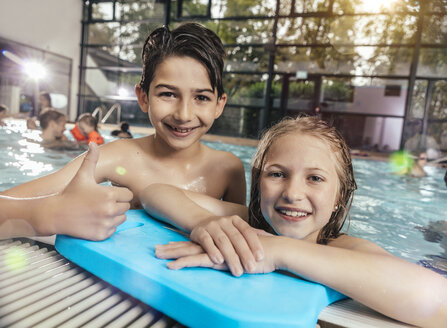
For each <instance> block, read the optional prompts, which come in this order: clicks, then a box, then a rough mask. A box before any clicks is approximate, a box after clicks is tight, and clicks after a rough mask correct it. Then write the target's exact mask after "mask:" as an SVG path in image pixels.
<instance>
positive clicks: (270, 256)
mask: <svg viewBox="0 0 447 328" xmlns="http://www.w3.org/2000/svg"><path fill="white" fill-rule="evenodd" d="M259 239H260V242H261V245H262V246H263V249H264V258H263V259H262V260H260V261H257V262H255V266H254V267H252V268H251V269H250V270H245V272H246V273H268V272H272V271H275V270H276V265H275V258H276V255H275V247H274V245H275V239H276V238H275V237H274V236H272V237H268V236H259ZM155 256H157V257H158V258H161V259H176V260H175V261H172V262H169V263H168V268H169V269H173V270H178V269H182V268H187V267H205V268H213V269H217V270H229V267H228V266H227V264H226V263H225V262H224V263H220V264H216V263H214V262H213V261H211V258H210V256H209V255H208V254H207V253H206V252H205V250H204V249H203V248H202V247H201V246H200V245H198V244H196V243H194V242H190V241H181V242H170V243H169V244H167V245H156V247H155ZM232 274H233V275H234V276H240V275H242V272H241V273H240V274H235V273H233V272H232Z"/></svg>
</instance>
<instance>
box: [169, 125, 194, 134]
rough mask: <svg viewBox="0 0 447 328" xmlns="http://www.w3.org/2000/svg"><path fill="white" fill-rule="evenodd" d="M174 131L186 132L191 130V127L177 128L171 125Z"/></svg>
mask: <svg viewBox="0 0 447 328" xmlns="http://www.w3.org/2000/svg"><path fill="white" fill-rule="evenodd" d="M172 128H173V129H174V130H175V131H177V132H180V133H187V132H189V131H191V130H192V129H179V128H176V127H175V126H173V127H172Z"/></svg>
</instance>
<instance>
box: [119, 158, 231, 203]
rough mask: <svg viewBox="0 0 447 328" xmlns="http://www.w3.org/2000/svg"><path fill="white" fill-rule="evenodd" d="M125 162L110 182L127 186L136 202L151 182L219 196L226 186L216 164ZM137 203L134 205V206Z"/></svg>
mask: <svg viewBox="0 0 447 328" xmlns="http://www.w3.org/2000/svg"><path fill="white" fill-rule="evenodd" d="M137 164H138V163H133V165H132V164H131V165H126V166H127V168H124V167H123V168H124V170H121V171H122V172H121V173H124V172H125V173H124V174H114V177H113V179H112V181H113V182H115V183H117V184H119V185H121V186H126V187H127V188H129V189H130V190H131V191H132V192H133V194H134V203H135V205H137V203H139V202H137V199H138V195H139V193H140V192H141V191H143V190H144V189H145V188H146V187H147V186H149V185H151V184H154V183H163V184H169V185H173V186H176V187H179V188H182V189H186V190H191V191H194V192H198V193H203V194H206V195H209V196H211V197H214V198H218V199H219V198H222V197H223V195H224V193H225V191H226V189H227V187H228V181H227V180H228V178H227V174H226V173H225V172H222V171H221V170H219V169H218V168H216V165H203V166H201V167H200V168H198V167H187V166H186V167H185V166H183V167H180V166H178V167H176V166H168V165H156V164H153V163H152V164H149V163H146V165H137ZM135 207H137V206H135Z"/></svg>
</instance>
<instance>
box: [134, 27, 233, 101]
mask: <svg viewBox="0 0 447 328" xmlns="http://www.w3.org/2000/svg"><path fill="white" fill-rule="evenodd" d="M170 56H179V57H184V56H187V57H191V58H194V59H196V60H197V61H199V62H200V63H202V64H203V65H204V66H205V67H206V70H207V71H208V76H209V78H210V82H211V86H212V88H213V91H214V90H215V89H217V95H218V97H219V98H220V97H221V96H222V94H223V93H224V90H223V83H222V74H223V65H224V62H223V58H224V56H225V49H224V47H223V45H222V42H221V41H220V39H219V37H218V36H217V35H216V34H215V33H214V32H213V31H211V30H209V29H207V28H206V27H204V26H202V25H200V24H197V23H185V24H182V25H180V26H179V27H177V28H176V29H174V30H172V31H170V30H169V28H168V27H166V26H163V27H160V28H157V29H156V30H155V31H153V32H152V33H151V34H150V35H149V36H148V38H147V39H146V42H145V43H144V46H143V54H142V59H143V74H142V76H141V81H140V86H141V88H142V89H143V90H144V92H145V93H146V94H147V93H148V92H149V86H150V84H151V82H152V80H153V79H154V74H155V70H156V68H157V66H158V65H159V64H160V63H161V62H162V61H163V60H165V59H166V58H168V57H170Z"/></svg>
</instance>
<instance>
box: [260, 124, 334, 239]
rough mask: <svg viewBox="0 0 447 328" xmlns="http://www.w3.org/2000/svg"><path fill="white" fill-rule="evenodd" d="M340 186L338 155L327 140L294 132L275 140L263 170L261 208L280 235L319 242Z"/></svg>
mask: <svg viewBox="0 0 447 328" xmlns="http://www.w3.org/2000/svg"><path fill="white" fill-rule="evenodd" d="M338 190H339V179H338V176H337V172H336V169H335V156H334V155H333V154H332V151H331V149H330V148H329V146H328V145H327V144H326V143H325V142H324V141H322V140H321V139H319V138H316V137H314V136H310V135H305V134H298V133H293V134H288V135H285V136H282V137H280V138H278V139H277V140H276V141H275V142H273V144H272V145H271V147H270V149H269V151H268V153H267V155H266V159H265V162H264V169H263V172H262V173H261V179H260V193H261V211H262V214H263V216H264V218H265V219H266V220H267V222H268V223H269V224H270V225H271V226H272V228H273V229H274V230H275V231H276V232H277V233H278V234H279V235H283V236H286V237H291V238H296V239H304V240H308V241H312V242H316V240H317V236H318V233H319V231H320V230H321V228H323V226H324V225H326V223H327V222H328V221H329V218H330V217H331V214H332V212H333V211H334V210H335V205H336V201H337V198H338Z"/></svg>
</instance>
